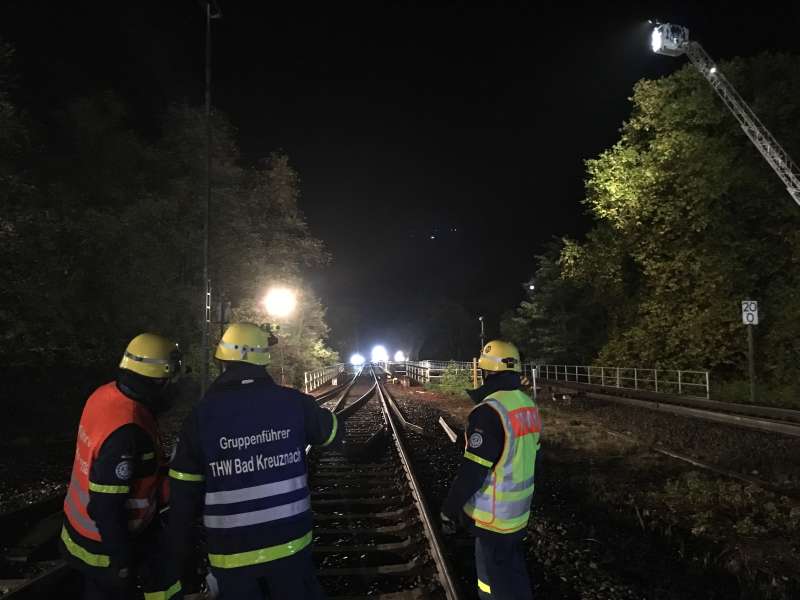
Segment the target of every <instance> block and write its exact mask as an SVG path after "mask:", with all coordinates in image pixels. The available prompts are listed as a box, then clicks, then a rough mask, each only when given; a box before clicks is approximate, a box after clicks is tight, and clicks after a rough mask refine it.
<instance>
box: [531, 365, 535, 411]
mask: <svg viewBox="0 0 800 600" xmlns="http://www.w3.org/2000/svg"><path fill="white" fill-rule="evenodd" d="M531 385H532V386H533V401H534V402H536V367H534V366H533V363H531Z"/></svg>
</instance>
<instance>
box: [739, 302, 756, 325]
mask: <svg viewBox="0 0 800 600" xmlns="http://www.w3.org/2000/svg"><path fill="white" fill-rule="evenodd" d="M742 323H744V324H745V325H758V302H756V301H755V300H742Z"/></svg>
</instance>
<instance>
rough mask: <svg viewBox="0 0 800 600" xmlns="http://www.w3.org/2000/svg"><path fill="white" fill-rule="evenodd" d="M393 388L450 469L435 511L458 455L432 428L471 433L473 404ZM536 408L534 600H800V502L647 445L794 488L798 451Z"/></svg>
mask: <svg viewBox="0 0 800 600" xmlns="http://www.w3.org/2000/svg"><path fill="white" fill-rule="evenodd" d="M391 390H392V393H393V394H394V395H395V397H396V398H397V399H398V400H399V401H401V402H402V405H403V407H404V409H405V410H406V411H407V413H408V418H409V420H411V421H412V422H413V421H414V418H415V417H416V418H417V419H418V420H419V421H421V422H420V423H419V424H420V425H423V423H424V425H423V426H424V427H426V433H427V434H428V435H430V436H436V435H438V436H440V438H441V440H444V441H442V442H441V443H440V444H437V448H440V449H439V452H440V456H441V457H442V458H441V463H442V467H441V468H439V469H434V470H435V471H436V473H435V474H433V475H432V476H430V475H429V480H430V481H431V485H430V488H431V492H430V494H431V502H432V503H436V502H441V500H442V499H443V497H444V494H445V493H446V489H447V485H449V481H450V480H451V479H452V476H453V474H454V472H455V470H456V469H457V465H458V461H459V460H460V453H461V451H462V446H461V442H460V441H459V442H458V443H457V444H451V443H450V442H449V439H448V438H447V437H446V436H445V435H444V433H443V432H442V430H441V428H440V427H439V426H438V425H437V424H436V420H437V419H438V416H440V415H441V416H444V418H445V420H447V422H448V423H449V424H450V425H451V426H453V427H454V428H456V429H459V430H463V427H464V425H465V423H466V416H467V414H468V413H469V410H470V409H471V407H472V405H471V402H470V400H469V399H468V398H467V397H466V396H463V397H456V396H452V395H445V394H440V393H437V392H434V391H431V390H426V389H422V388H417V387H412V388H401V387H399V386H391ZM540 407H541V411H542V415H543V421H544V432H543V436H542V462H541V465H540V468H539V470H538V471H537V478H536V494H535V499H534V507H533V511H534V512H533V518H532V519H531V523H530V525H529V530H528V533H529V541H528V549H529V555H530V562H529V569H530V572H531V574H532V578H533V580H534V589H535V592H536V593H538V595H539V596H538V597H542V598H548V599H550V598H581V599H584V598H586V599H589V598H592V599H595V598H596V599H600V598H602V599H616V598H648V599H650V598H653V599H674V600H677V599H682V600H684V599H695V598H697V599H701V598H703V599H706V598H707V599H722V598H726V599H727V598H753V599H755V598H776V599H778V598H781V599H788V598H798V597H800V547H798V545H799V544H800V502H798V501H797V500H796V499H793V498H790V497H788V496H786V495H783V494H781V493H776V492H773V491H768V490H765V489H762V488H760V487H758V486H756V485H752V484H750V483H747V482H742V481H738V480H736V479H732V478H730V477H725V476H722V475H719V474H716V473H713V472H709V471H707V470H704V469H700V468H697V467H695V466H693V465H691V464H688V463H686V462H682V461H679V460H675V459H673V458H670V457H667V456H664V455H663V454H659V453H656V452H654V451H653V450H652V449H651V446H652V445H653V444H654V443H656V444H658V445H659V446H667V444H669V443H673V444H674V445H673V446H671V449H673V450H676V451H679V452H681V453H683V454H687V455H692V456H694V457H695V458H698V459H701V460H704V461H706V462H714V464H717V465H719V466H722V467H724V468H730V467H736V468H737V469H738V471H740V472H748V473H752V472H753V471H755V472H756V475H758V476H760V477H765V478H767V479H769V480H770V481H772V482H775V483H776V484H780V485H789V484H792V483H793V482H794V479H793V478H794V477H796V476H797V473H796V471H794V469H793V467H794V461H795V460H797V457H798V454H800V453H796V452H794V453H793V452H792V449H793V448H796V445H795V444H796V442H795V441H794V440H786V439H782V438H775V437H774V436H768V435H766V434H755V435H753V434H752V433H753V432H747V431H744V430H740V429H737V428H733V427H720V426H713V427H710V426H709V424H706V423H699V422H696V421H691V420H689V419H683V418H672V419H666V420H665V419H663V418H661V417H663V415H654V414H650V413H649V411H627V410H624V411H623V410H620V409H619V407H609V406H607V405H599V404H587V403H585V402H571V403H569V404H564V403H558V404H556V403H555V402H553V401H552V400H551V399H549V398H548V399H541V398H540ZM431 458H432V457H427V461H428V463H430V464H435V463H437V460H431ZM787 465H788V466H787ZM426 470H428V471H430V470H432V467H431V466H426ZM454 547H455V548H457V551H456V552H455V556H456V559H455V562H456V563H457V564H459V565H460V568H461V569H462V570H463V571H464V572H465V574H464V575H463V578H464V581H465V582H466V584H465V586H470V585H474V579H472V580H471V583H470V575H469V573H467V571H468V570H469V569H471V568H472V567H471V562H470V557H469V552H470V551H469V546H468V541H465V540H460V541H459V543H456V544H454ZM465 589H470V588H468V587H465Z"/></svg>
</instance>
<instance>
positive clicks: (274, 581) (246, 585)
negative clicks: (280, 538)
mask: <svg viewBox="0 0 800 600" xmlns="http://www.w3.org/2000/svg"><path fill="white" fill-rule="evenodd" d="M211 571H212V573H213V574H214V577H216V579H217V584H218V585H219V596H218V598H219V600H325V599H326V596H325V592H323V591H322V587H320V585H319V581H317V574H316V571H315V568H314V562H313V561H312V559H311V548H307V549H305V550H303V551H301V552H298V553H297V554H295V555H294V556H289V557H286V558H281V559H279V560H276V561H273V562H271V563H265V564H264V565H263V566H262V567H261V568H260V569H259V575H258V576H257V577H253V576H252V575H251V576H248V575H247V574H246V573H245V572H237V569H215V568H213V567H212V569H211Z"/></svg>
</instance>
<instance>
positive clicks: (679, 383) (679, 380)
mask: <svg viewBox="0 0 800 600" xmlns="http://www.w3.org/2000/svg"><path fill="white" fill-rule="evenodd" d="M680 395H681V371H680V369H678V396H680Z"/></svg>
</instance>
